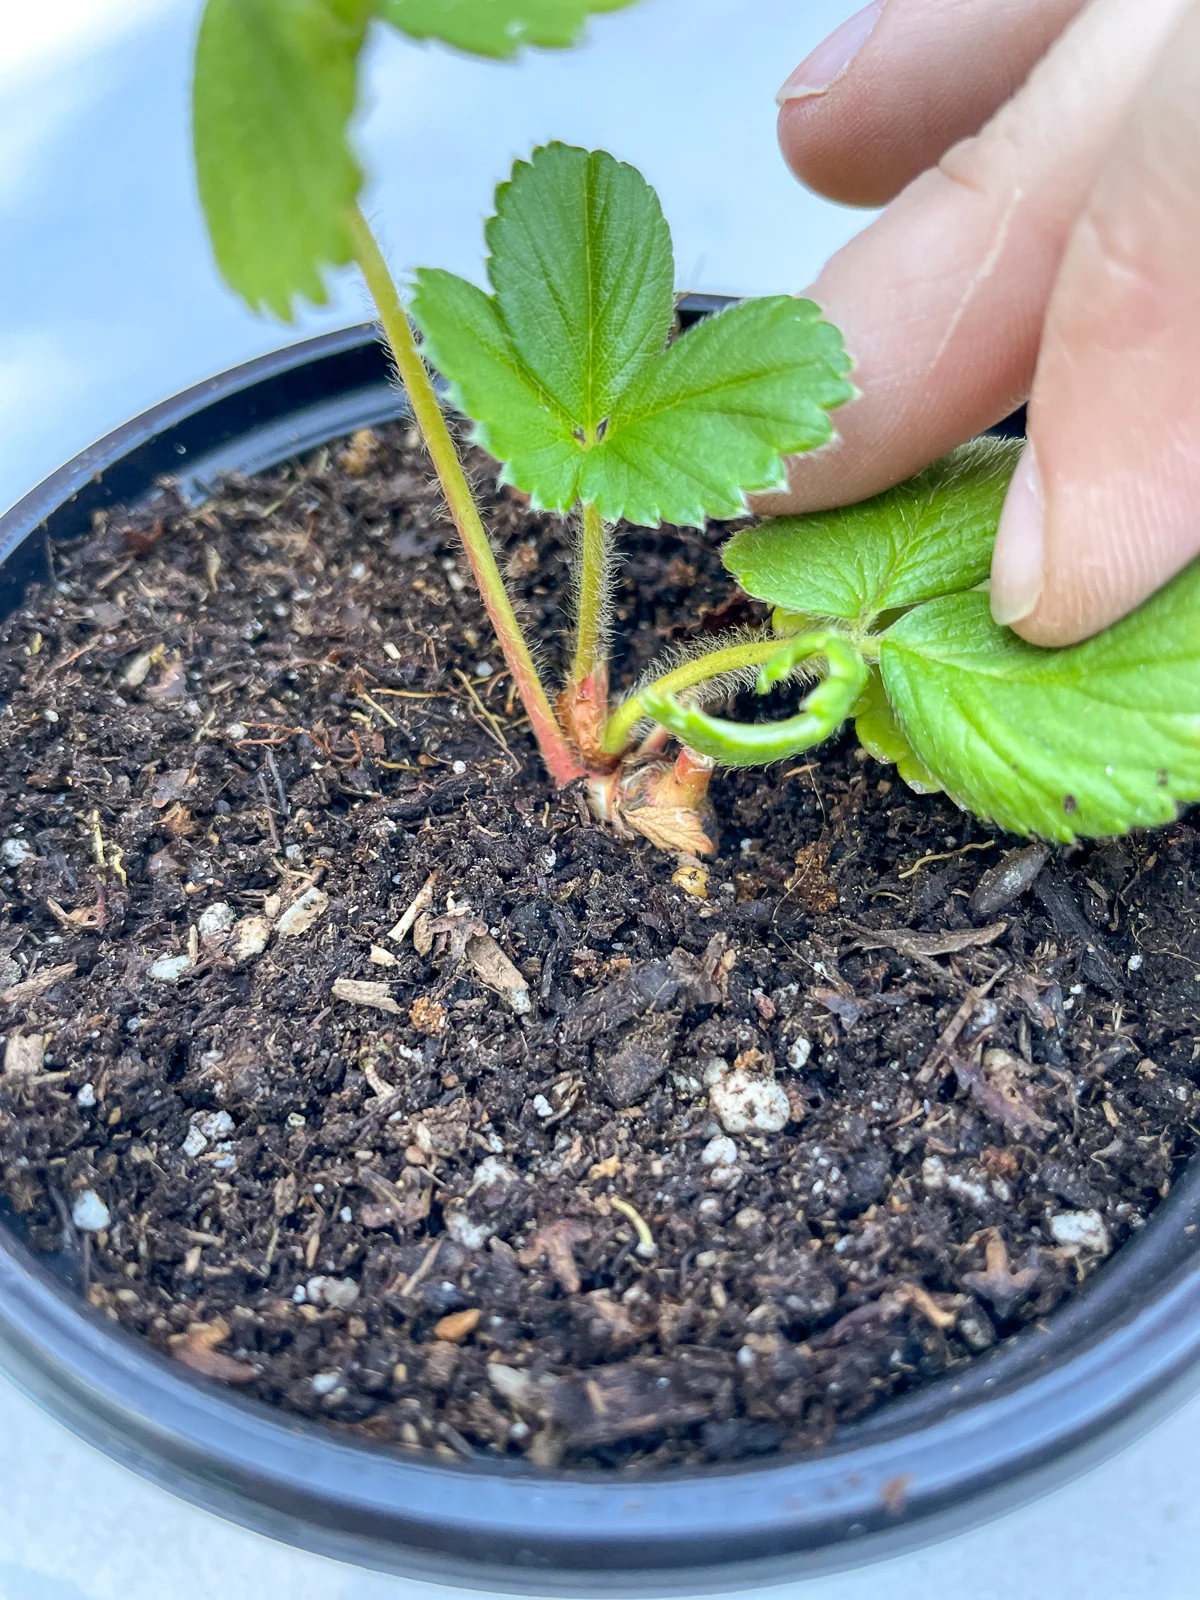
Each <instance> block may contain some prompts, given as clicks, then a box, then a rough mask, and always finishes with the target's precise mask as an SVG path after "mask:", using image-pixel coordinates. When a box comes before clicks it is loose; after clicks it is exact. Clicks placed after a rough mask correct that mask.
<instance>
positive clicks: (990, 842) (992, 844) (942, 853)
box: [896, 839, 1000, 878]
mask: <svg viewBox="0 0 1200 1600" xmlns="http://www.w3.org/2000/svg"><path fill="white" fill-rule="evenodd" d="M999 843H1000V841H999V840H998V839H985V840H984V842H983V843H982V844H964V845H962V846H961V847H960V848H959V849H958V850H938V851H936V852H935V853H934V854H933V855H931V856H922V857H921V859H920V860H919V861H914V862H913V864H912V866H911V867H905V868H904V870H903V872H898V873H897V874H896V876H897V877H898V878H911V877H912V876H913V874H914V873H917V872H920V870H921V868H922V867H927V866H928V865H929V864H930V862H931V861H952V860H953V859H954V857H955V856H965V855H966V854H967V852H968V851H969V850H994V849H995V848H996V846H997V845H998V844H999Z"/></svg>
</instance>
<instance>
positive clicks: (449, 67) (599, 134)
mask: <svg viewBox="0 0 1200 1600" xmlns="http://www.w3.org/2000/svg"><path fill="white" fill-rule="evenodd" d="M850 9H852V5H851V4H850V3H848V0H642V3H641V4H640V5H639V6H638V7H636V8H635V9H634V10H633V11H632V12H630V13H629V14H628V15H619V14H618V15H615V16H612V17H607V18H603V19H600V20H599V21H598V22H597V23H596V24H595V25H594V27H593V30H592V35H591V41H590V43H589V45H588V46H587V48H585V49H584V50H581V51H579V52H578V53H576V54H573V55H567V56H543V57H541V58H538V59H533V60H528V61H526V62H525V63H524V64H522V65H520V66H519V67H499V66H495V65H491V64H483V63H475V62H470V61H466V60H463V59H460V58H456V57H454V56H452V55H449V54H446V53H443V52H438V51H435V50H425V49H419V48H416V47H413V46H410V45H406V44H405V43H404V42H403V41H400V40H397V39H390V38H389V39H381V40H380V41H379V42H378V44H377V45H376V46H375V47H374V48H373V51H372V55H371V60H370V64H369V71H368V74H367V108H366V114H365V116H364V118H363V121H362V126H361V144H362V148H363V149H364V152H365V154H366V157H367V162H368V167H369V169H370V170H371V171H372V172H373V173H377V174H379V176H378V178H377V179H376V181H375V183H374V184H373V187H372V189H371V192H370V196H369V210H370V212H371V214H372V216H373V218H374V219H375V220H376V221H377V223H378V225H379V226H380V229H381V231H382V233H383V236H384V238H385V240H386V242H387V243H388V245H389V248H390V250H391V254H392V258H393V262H394V264H395V265H396V266H397V267H398V268H400V269H401V270H407V269H409V268H412V267H414V266H418V265H424V264H430V265H440V266H447V267H451V268H453V269H455V270H457V271H460V272H465V273H468V274H471V275H477V274H478V272H479V268H480V261H481V255H482V248H481V231H480V224H481V220H482V218H483V216H484V215H485V214H486V212H487V210H488V203H489V198H490V194H491V190H492V186H493V185H494V183H495V182H496V181H497V179H499V178H501V177H502V176H504V174H505V172H506V170H507V168H508V165H509V163H510V161H511V160H512V158H513V156H515V155H520V154H524V153H526V152H527V151H528V150H529V148H530V147H531V146H532V145H533V144H535V143H537V142H538V141H540V140H543V139H546V138H562V139H568V140H571V141H574V142H578V143H584V144H603V145H605V146H606V147H607V148H609V149H611V150H612V151H614V153H616V154H618V155H620V156H622V157H623V158H625V159H628V160H631V161H633V162H635V163H636V164H637V165H639V166H640V167H641V168H642V169H643V170H644V171H645V172H646V173H647V175H648V176H649V177H650V179H651V180H652V181H653V182H654V183H655V185H656V186H657V187H658V189H659V191H660V193H661V195H662V198H663V202H664V206H665V209H666V212H667V216H668V218H669V220H670V222H671V225H672V228H673V231H674V235H675V241H676V257H677V261H678V265H679V283H680V287H688V288H703V289H708V290H729V291H743V292H745V291H751V292H770V291H778V290H788V289H799V288H801V287H803V285H804V284H805V283H807V282H808V281H809V280H810V279H811V278H812V277H813V276H814V275H815V273H816V271H817V268H818V267H819V266H820V264H821V261H822V260H823V259H824V257H825V256H826V255H827V254H829V252H830V251H831V250H833V249H835V248H836V247H837V245H838V244H840V243H841V242H842V241H843V240H844V239H846V238H847V237H849V235H850V234H851V233H852V232H854V230H855V229H856V228H858V227H860V226H861V225H862V223H863V221H864V218H863V217H862V215H861V214H855V213H848V212H844V211H840V210H839V209H838V208H836V207H833V206H829V205H826V204H824V203H823V202H821V201H818V200H816V199H814V198H813V197H812V196H809V195H805V194H804V193H803V192H802V191H801V190H800V189H799V188H798V187H797V186H796V185H795V184H794V183H793V181H792V180H791V178H790V177H789V176H788V174H787V172H786V171H785V170H784V167H783V165H782V162H781V161H780V160H779V158H778V156H777V154H776V150H775V143H774V121H775V108H774V105H773V102H772V96H773V94H774V91H775V89H776V88H777V87H778V85H779V83H780V82H781V81H782V79H783V78H784V77H785V76H786V74H787V73H788V72H789V71H790V70H791V68H792V67H793V66H794V65H795V64H796V62H797V61H799V60H800V58H801V57H802V56H803V55H804V54H805V53H806V52H807V51H808V49H810V48H811V47H812V46H813V45H814V44H815V43H816V42H817V41H818V39H819V38H821V37H822V36H823V35H824V34H825V33H826V32H827V31H828V30H829V29H830V28H831V27H833V26H834V25H835V24H836V23H837V22H838V21H840V20H841V18H842V17H843V16H844V15H846V13H847V12H848V11H849V10H850ZM196 14H197V5H196V4H195V0H40V3H39V0H0V440H3V445H2V446H0V506H3V505H6V504H8V503H9V502H11V501H12V500H15V499H16V498H17V497H18V496H19V495H21V494H22V493H23V492H24V491H25V490H26V489H27V488H30V487H31V486H32V485H33V484H35V483H36V482H37V481H38V480H39V479H40V478H41V477H43V476H44V475H45V474H46V473H47V472H49V471H50V470H52V469H53V468H54V467H55V466H57V465H58V464H59V463H60V462H61V461H62V460H64V459H66V458H67V457H69V456H70V455H72V454H74V452H75V451H77V450H78V449H80V448H81V447H82V446H84V445H86V444H88V443H89V442H91V440H92V439H94V438H95V437H97V436H99V435H100V434H102V433H105V432H107V431H108V430H109V429H110V428H112V427H114V426H116V425H117V424H118V423H120V422H122V421H124V420H125V419H126V418H127V417H129V416H131V415H133V414H134V413H136V412H137V411H139V410H141V409H143V408H144V407H146V406H148V405H150V404H152V403H153V402H155V401H157V400H160V399H163V398H165V397H166V396H168V395H169V394H172V393H174V392H175V391H177V390H178V389H180V388H183V387H185V386H186V385H188V384H190V383H193V382H195V381H197V380H198V379H200V378H204V377H207V376H209V375H210V374H212V373H214V372H216V371H218V370H220V369H221V368H223V367H226V366H229V365H231V364H233V363H235V362H237V361H241V360H244V359H246V358H248V357H249V356H252V355H255V354H258V353H260V352H261V351H264V350H268V349H271V348H272V347H274V346H276V345H278V344H281V343H284V342H286V341H288V340H291V339H295V338H299V337H302V336H303V335H304V334H306V333H311V332H315V331H318V330H319V329H321V328H326V327H335V326H338V325H341V324H344V323H347V322H351V321H356V320H359V319H360V318H362V317H363V316H365V315H366V314H367V310H366V306H365V304H364V301H363V298H362V294H361V291H360V290H359V288H358V286H357V284H356V283H355V282H354V280H353V278H352V277H351V276H349V275H346V276H343V277H341V278H339V279H338V281H337V282H335V283H334V284H333V286H332V298H331V302H330V305H329V306H328V307H327V308H326V309H324V310H323V311H321V312H319V313H318V312H311V313H309V314H307V315H306V317H305V319H304V321H303V322H302V323H301V324H299V325H297V326H294V327H290V328H286V327H280V326H278V325H272V324H270V323H265V322H261V321H257V320H256V319H254V318H253V317H251V316H250V315H249V314H248V313H247V312H245V311H244V310H243V309H242V308H241V307H240V305H239V304H238V303H237V302H236V301H235V300H234V299H233V298H232V296H231V295H229V294H228V293H227V292H226V291H225V290H224V289H223V288H222V286H221V285H220V283H219V282H218V281H217V279H216V277H215V274H214V272H213V270H212V267H211V264H210V261H209V256H208V250H207V246H206V244H205V241H204V236H203V232H202V227H201V222H200V217H199V214H198V211H197V208H196V203H195V198H194V193H193V184H192V176H191V169H190V161H189V155H188V144H187V97H186V89H187V79H188V57H189V53H190V47H191V39H192V34H193V30H194V26H195V19H196ZM1198 1552H1200V1402H1193V1403H1192V1404H1191V1405H1190V1406H1188V1407H1187V1408H1186V1409H1185V1410H1184V1411H1182V1412H1180V1413H1179V1414H1178V1415H1177V1417H1176V1418H1175V1419H1173V1420H1172V1421H1170V1422H1168V1423H1166V1424H1164V1425H1163V1426H1161V1427H1160V1428H1159V1429H1158V1430H1157V1431H1156V1432H1155V1433H1153V1434H1152V1435H1150V1436H1149V1437H1148V1438H1147V1439H1145V1440H1143V1441H1142V1442H1141V1443H1140V1444H1138V1445H1135V1446H1133V1447H1132V1448H1130V1449H1128V1450H1126V1451H1125V1452H1124V1453H1123V1454H1122V1455H1121V1456H1119V1457H1118V1458H1117V1459H1116V1460H1115V1461H1113V1462H1111V1463H1110V1464H1109V1465H1107V1466H1106V1467H1103V1468H1101V1469H1099V1470H1098V1471H1096V1472H1094V1473H1092V1474H1091V1475H1090V1476H1088V1477H1087V1478H1085V1479H1082V1480H1080V1481H1079V1482H1078V1483H1076V1484H1075V1485H1073V1486H1071V1487H1069V1488H1067V1489H1066V1490H1063V1491H1060V1492H1059V1493H1058V1494H1056V1495H1053V1496H1051V1497H1049V1498H1048V1499H1045V1500H1043V1501H1042V1502H1041V1503H1040V1504H1038V1505H1036V1506H1033V1507H1030V1508H1028V1509H1026V1510H1025V1511H1022V1512H1018V1513H1015V1514H1014V1515H1012V1516H1009V1517H1007V1518H1005V1519H1003V1520H1001V1521H999V1522H996V1523H993V1524H992V1525H991V1526H989V1527H987V1528H984V1529H981V1530H978V1531H977V1532H975V1533H972V1534H968V1535H966V1536H964V1537H962V1538H959V1539H957V1540H954V1541H952V1542H950V1543H948V1544H945V1545H941V1546H938V1547H936V1548H935V1549H933V1550H930V1551H926V1552H924V1553H921V1554H918V1555H915V1556H910V1557H906V1558H902V1559H900V1560H897V1561H892V1562H888V1563H886V1564H885V1565H883V1566H880V1567H874V1568H871V1569H869V1570H867V1571H865V1572H861V1573H858V1574H848V1575H846V1576H843V1577H839V1578H833V1579H826V1580H816V1581H813V1582H811V1583H806V1584H802V1585H799V1586H796V1587H795V1589H793V1590H791V1591H787V1590H777V1591H775V1593H777V1594H779V1595H780V1596H781V1597H783V1596H784V1595H786V1594H789V1593H791V1594H795V1595H796V1596H798V1597H799V1600H868V1597H870V1600H876V1597H879V1596H885V1597H887V1600H918V1597H919V1600H942V1597H951V1596H960V1595H961V1596H970V1597H971V1600H1001V1597H1003V1600H1010V1597H1012V1596H1014V1595H1016V1596H1020V1597H1021V1600H1052V1597H1053V1600H1076V1597H1084V1596H1086V1597H1087V1600H1142V1597H1146V1596H1150V1595H1154V1596H1155V1597H1156V1600H1196V1597H1197V1595H1198V1594H1200V1577H1198V1576H1197V1573H1198V1572H1200V1562H1198V1561H1197V1554H1198ZM444 1594H445V1591H441V1590H434V1589H431V1588H428V1587H427V1586H425V1585H421V1584H406V1583H403V1582H401V1581H399V1580H393V1579H387V1578H382V1577H379V1576H378V1575H374V1574H368V1573H360V1572H356V1571H355V1570H353V1569H350V1568H345V1567H339V1566H336V1565H334V1564H332V1563H328V1562H324V1561H321V1560H319V1559H317V1558H315V1557H309V1556H302V1555H299V1554H297V1553H295V1552H292V1551H290V1550H287V1549H285V1548H284V1547H282V1546H279V1545H274V1544H271V1543H269V1542H267V1541H265V1540H262V1539H259V1538H257V1537H255V1536H254V1535H251V1534H247V1533H244V1532H242V1531H240V1530H238V1529H235V1528H232V1527H229V1526H226V1525H225V1524H221V1523H218V1522H215V1521H214V1520H213V1519H211V1518H209V1517H208V1516H206V1515H204V1514H203V1513H200V1512H197V1511H193V1510H191V1509H190V1508H188V1507H186V1506H184V1505H183V1504H182V1503H180V1502H178V1501H175V1500H173V1499H171V1498H170V1497H168V1496H166V1495H164V1494H162V1493H160V1492H159V1491H157V1490H154V1489H152V1488H150V1487H149V1486H148V1485H146V1484H144V1483H142V1482H141V1480H139V1479H137V1478H134V1477H133V1476H132V1475H130V1474H129V1473H127V1472H125V1471H124V1470H123V1469H122V1468H120V1467H117V1466H114V1465H113V1464H112V1463H110V1462H108V1461H106V1460H105V1459H104V1458H103V1457H102V1456H100V1455H98V1454H97V1453H96V1452H94V1451H92V1450H90V1449H89V1448H87V1447H86V1446H83V1445H81V1444H78V1443H77V1442H75V1441H74V1440H73V1439H72V1438H71V1437H70V1436H69V1435H68V1434H67V1433H66V1432H65V1431H64V1430H62V1429H61V1428H59V1427H58V1426H57V1424H55V1423H52V1422H50V1421H49V1420H48V1419H47V1418H45V1417H44V1416H42V1414H41V1413H40V1412H38V1411H37V1410H36V1409H35V1408H34V1407H33V1406H32V1405H30V1404H29V1402H28V1401H26V1400H24V1399H23V1398H22V1397H20V1396H19V1395H18V1394H17V1393H16V1391H15V1390H13V1389H11V1388H10V1387H9V1386H8V1385H6V1384H5V1383H4V1382H3V1380H0V1600H142V1597H145V1600H216V1597H220V1600H262V1597H263V1596H270V1597H272V1600H274V1597H276V1596H280V1597H282V1596H286V1597H287V1600H436V1597H437V1596H439V1595H444Z"/></svg>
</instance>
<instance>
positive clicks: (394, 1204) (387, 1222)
mask: <svg viewBox="0 0 1200 1600" xmlns="http://www.w3.org/2000/svg"><path fill="white" fill-rule="evenodd" d="M358 1181H359V1182H360V1183H361V1184H362V1186H363V1188H364V1189H367V1190H369V1191H370V1193H371V1194H372V1195H374V1197H375V1200H376V1202H377V1204H375V1205H373V1206H363V1207H361V1209H360V1211H359V1221H360V1222H361V1223H362V1225H363V1227H364V1228H388V1227H392V1226H396V1227H401V1228H404V1227H410V1226H411V1225H412V1224H413V1223H414V1222H423V1221H424V1220H425V1218H426V1217H427V1216H428V1215H429V1201H430V1197H431V1195H432V1191H433V1185H432V1183H431V1182H430V1179H429V1177H428V1175H427V1174H426V1173H423V1172H422V1171H421V1170H420V1168H418V1167H405V1169H404V1171H403V1172H402V1173H401V1175H400V1183H399V1184H395V1183H392V1182H391V1180H390V1179H388V1178H385V1177H384V1176H383V1174H382V1173H381V1172H376V1171H374V1170H373V1169H372V1168H371V1167H364V1168H363V1170H362V1171H361V1172H360V1173H359V1175H358Z"/></svg>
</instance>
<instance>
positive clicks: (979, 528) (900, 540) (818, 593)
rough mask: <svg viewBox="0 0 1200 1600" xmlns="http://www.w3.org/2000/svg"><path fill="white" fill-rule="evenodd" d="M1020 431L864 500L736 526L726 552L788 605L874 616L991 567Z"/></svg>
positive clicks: (744, 580)
mask: <svg viewBox="0 0 1200 1600" xmlns="http://www.w3.org/2000/svg"><path fill="white" fill-rule="evenodd" d="M1020 450H1021V447H1020V443H1019V441H1017V440H1013V439H976V440H973V441H972V442H971V443H970V444H965V445H963V446H962V447H961V448H960V449H958V450H955V451H954V452H953V453H952V454H950V455H948V456H946V457H945V458H944V459H943V460H941V461H937V462H935V463H934V464H933V466H931V467H928V468H926V470H925V471H924V472H922V473H919V474H918V475H917V476H916V477H915V478H910V479H909V481H908V482H907V483H902V484H900V485H899V487H898V488H895V489H890V490H888V491H887V492H886V493H884V494H878V495H875V496H874V497H873V498H872V499H870V500H864V501H862V502H861V503H860V504H858V505H853V506H844V507H843V508H842V509H840V510H837V511H821V512H816V513H814V514H812V515H810V516H806V517H780V518H777V519H776V520H774V521H771V522H763V523H760V524H758V525H757V526H756V527H752V528H744V529H742V530H741V532H739V533H735V534H734V536H733V538H732V539H731V540H730V541H729V543H728V544H727V545H726V547H725V550H724V552H723V555H722V559H723V561H724V562H725V565H726V566H727V567H728V568H729V570H730V571H731V572H732V573H733V575H734V577H735V578H736V579H737V580H738V582H739V583H740V584H741V586H742V588H743V589H745V590H746V592H747V594H752V595H754V596H755V597H756V598H757V599H760V600H769V601H771V602H772V604H774V605H777V606H782V607H784V608H785V609H787V610H789V611H801V612H804V613H805V614H806V615H808V616H819V617H838V618H841V619H843V620H844V621H847V622H853V623H856V624H863V625H866V624H868V623H870V622H871V621H872V619H873V618H874V617H876V616H877V615H878V614H879V613H880V612H881V611H890V610H893V609H895V608H897V607H900V606H911V605H914V604H916V603H917V602H918V601H921V600H932V599H934V598H935V597H936V596H938V595H943V594H954V593H957V592H959V591H961V590H963V589H970V588H971V587H973V585H975V584H977V583H980V582H981V581H982V580H983V579H984V578H986V577H987V575H988V569H989V567H990V565H991V559H992V544H993V542H994V540H995V537H996V525H997V523H998V521H999V519H1000V511H1001V508H1002V506H1003V504H1004V495H1005V491H1006V490H1007V488H1008V482H1009V479H1010V478H1011V477H1012V474H1013V469H1014V468H1015V466H1016V464H1017V457H1018V456H1019V455H1020Z"/></svg>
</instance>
